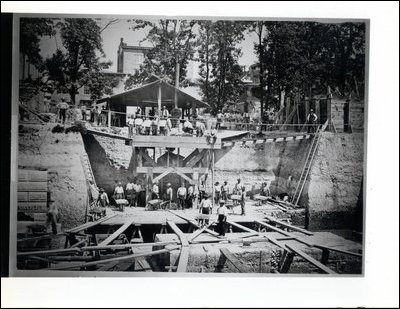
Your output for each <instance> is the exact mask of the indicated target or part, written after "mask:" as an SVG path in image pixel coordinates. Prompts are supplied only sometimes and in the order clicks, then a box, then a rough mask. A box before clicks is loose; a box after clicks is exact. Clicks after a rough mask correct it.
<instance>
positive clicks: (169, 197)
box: [165, 183, 174, 207]
mask: <svg viewBox="0 0 400 309" xmlns="http://www.w3.org/2000/svg"><path fill="white" fill-rule="evenodd" d="M173 194H174V193H173V191H172V188H171V184H170V183H167V190H166V192H165V201H168V207H171V202H172V197H173Z"/></svg>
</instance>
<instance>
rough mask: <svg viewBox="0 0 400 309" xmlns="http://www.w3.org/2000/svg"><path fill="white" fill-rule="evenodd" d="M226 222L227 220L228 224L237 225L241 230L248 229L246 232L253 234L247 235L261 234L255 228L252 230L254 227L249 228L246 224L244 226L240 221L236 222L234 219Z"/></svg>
mask: <svg viewBox="0 0 400 309" xmlns="http://www.w3.org/2000/svg"><path fill="white" fill-rule="evenodd" d="M226 222H227V223H228V224H230V225H233V226H235V227H237V228H238V229H241V230H243V231H246V232H249V233H251V234H250V235H248V236H247V237H251V236H253V235H259V234H260V233H259V232H257V231H254V230H252V229H249V228H247V227H245V226H243V225H241V224H238V223H236V222H233V221H226Z"/></svg>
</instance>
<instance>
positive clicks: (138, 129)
mask: <svg viewBox="0 0 400 309" xmlns="http://www.w3.org/2000/svg"><path fill="white" fill-rule="evenodd" d="M142 124H143V119H142V117H141V116H137V117H136V119H135V129H136V134H141V133H142Z"/></svg>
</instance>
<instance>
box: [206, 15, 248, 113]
mask: <svg viewBox="0 0 400 309" xmlns="http://www.w3.org/2000/svg"><path fill="white" fill-rule="evenodd" d="M246 26H247V23H246V22H239V21H216V22H213V23H211V24H206V23H203V26H201V27H200V32H201V33H202V34H201V35H203V36H206V38H207V37H208V38H207V39H208V44H207V47H205V46H204V44H203V46H202V45H200V48H201V47H203V49H204V50H200V51H199V55H200V57H199V60H200V76H202V79H201V80H200V85H201V86H200V87H201V91H202V93H203V97H204V98H205V99H206V101H207V103H208V104H209V105H210V106H211V113H213V114H216V113H217V112H218V111H219V110H222V109H223V108H225V107H227V106H229V105H232V104H234V103H237V101H238V99H239V97H240V95H242V94H243V84H242V78H243V74H244V72H243V69H242V67H241V66H240V65H239V63H238V60H239V58H240V56H241V55H242V53H241V48H240V47H239V46H238V44H239V43H240V42H241V41H242V40H243V39H244V34H243V32H244V31H245V29H246ZM202 53H204V54H202Z"/></svg>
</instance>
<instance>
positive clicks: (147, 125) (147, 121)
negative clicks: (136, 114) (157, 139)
mask: <svg viewBox="0 0 400 309" xmlns="http://www.w3.org/2000/svg"><path fill="white" fill-rule="evenodd" d="M142 126H143V129H144V135H150V127H151V120H150V119H149V118H145V120H144V121H143V124H142Z"/></svg>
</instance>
